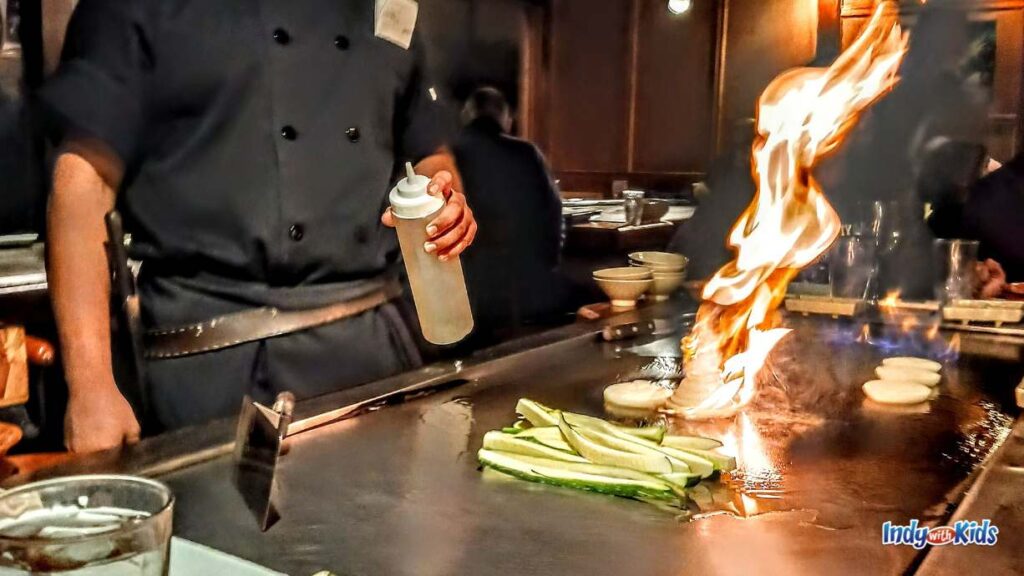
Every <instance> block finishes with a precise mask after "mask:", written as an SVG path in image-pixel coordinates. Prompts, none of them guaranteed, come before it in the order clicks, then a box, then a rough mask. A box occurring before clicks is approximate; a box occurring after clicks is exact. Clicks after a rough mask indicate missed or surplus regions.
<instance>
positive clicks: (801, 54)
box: [719, 0, 819, 135]
mask: <svg viewBox="0 0 1024 576" xmlns="http://www.w3.org/2000/svg"><path fill="white" fill-rule="evenodd" d="M727 8H728V18H727V26H726V38H725V42H724V50H725V69H724V72H723V87H722V92H723V102H722V107H721V108H722V112H721V116H722V118H721V125H720V127H719V130H721V131H722V133H723V135H727V134H728V133H729V128H730V126H731V125H732V123H733V122H735V121H737V120H739V119H742V118H750V117H752V116H753V115H754V111H755V108H756V104H757V99H758V97H760V95H761V92H762V91H764V89H765V87H766V86H767V85H768V83H769V82H771V81H772V80H773V79H774V78H775V77H776V76H777V75H778V74H779V73H780V72H782V71H784V70H787V69H789V68H793V67H795V66H806V65H807V64H809V63H810V62H811V61H812V60H813V59H814V56H815V48H816V40H817V25H818V8H819V5H818V1H817V0H758V1H757V2H750V1H746V0H728V3H727Z"/></svg>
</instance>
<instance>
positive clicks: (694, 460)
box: [661, 446, 716, 478]
mask: <svg viewBox="0 0 1024 576" xmlns="http://www.w3.org/2000/svg"><path fill="white" fill-rule="evenodd" d="M661 451H662V452H663V453H665V454H666V455H668V456H671V457H672V458H673V459H674V460H681V461H683V462H685V463H686V465H687V466H689V467H690V472H692V473H694V474H699V475H700V477H701V478H707V477H708V476H711V475H712V474H714V473H715V470H716V468H715V464H714V463H713V462H712V461H711V460H708V459H707V458H703V457H701V456H697V455H696V454H691V453H689V452H684V451H683V450H676V449H675V448H667V447H665V446H662V447H661Z"/></svg>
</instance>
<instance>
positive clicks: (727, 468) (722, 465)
mask: <svg viewBox="0 0 1024 576" xmlns="http://www.w3.org/2000/svg"><path fill="white" fill-rule="evenodd" d="M682 452H687V453H689V454H693V455H694V456H697V457H699V458H703V459H705V460H708V461H710V462H711V464H712V465H714V467H715V470H718V471H721V472H732V471H733V470H735V469H736V459H735V458H733V457H732V456H729V455H728V454H722V453H721V452H716V451H714V450H696V449H693V448H684V449H682Z"/></svg>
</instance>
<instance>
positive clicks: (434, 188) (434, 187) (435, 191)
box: [430, 184, 440, 194]
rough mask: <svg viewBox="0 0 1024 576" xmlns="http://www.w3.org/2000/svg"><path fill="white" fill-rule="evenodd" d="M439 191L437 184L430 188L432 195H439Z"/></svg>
mask: <svg viewBox="0 0 1024 576" xmlns="http://www.w3.org/2000/svg"><path fill="white" fill-rule="evenodd" d="M439 190H440V188H438V187H437V184H434V185H433V186H431V187H430V193H431V194H437V192H438V191H439Z"/></svg>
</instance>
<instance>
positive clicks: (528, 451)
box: [484, 432, 587, 463]
mask: <svg viewBox="0 0 1024 576" xmlns="http://www.w3.org/2000/svg"><path fill="white" fill-rule="evenodd" d="M484 448H486V449H487V450H500V451H502V452H511V453H514V454H522V455H524V456H534V457H537V458H550V459H552V460H561V461H564V462H583V463H586V461H587V460H586V458H583V457H582V456H577V455H576V454H573V453H572V452H565V451H563V450H555V449H554V448H550V447H548V446H545V445H543V444H539V443H537V442H533V441H531V440H522V439H519V438H518V437H516V436H511V435H509V434H503V433H501V432H488V433H487V434H484Z"/></svg>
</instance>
